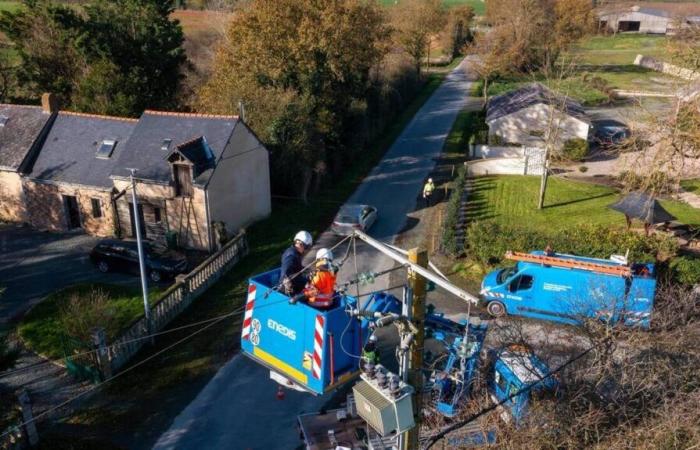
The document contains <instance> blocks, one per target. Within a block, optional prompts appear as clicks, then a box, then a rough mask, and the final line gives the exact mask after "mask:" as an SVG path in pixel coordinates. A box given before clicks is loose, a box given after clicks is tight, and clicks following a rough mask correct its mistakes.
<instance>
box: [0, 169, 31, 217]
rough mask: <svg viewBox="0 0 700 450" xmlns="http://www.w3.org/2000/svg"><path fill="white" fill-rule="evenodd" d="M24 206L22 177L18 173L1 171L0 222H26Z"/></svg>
mask: <svg viewBox="0 0 700 450" xmlns="http://www.w3.org/2000/svg"><path fill="white" fill-rule="evenodd" d="M24 205H25V203H24V195H23V193H22V179H21V177H20V175H19V174H18V173H17V172H9V171H4V170H0V221H6V222H24V221H26V214H25V213H26V209H25V206H24Z"/></svg>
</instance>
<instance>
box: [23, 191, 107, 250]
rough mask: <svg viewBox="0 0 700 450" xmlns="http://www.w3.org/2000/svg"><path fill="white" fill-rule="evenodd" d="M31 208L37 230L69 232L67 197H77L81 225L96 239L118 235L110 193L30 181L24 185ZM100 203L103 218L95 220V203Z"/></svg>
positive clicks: (28, 211)
mask: <svg viewBox="0 0 700 450" xmlns="http://www.w3.org/2000/svg"><path fill="white" fill-rule="evenodd" d="M23 189H24V195H25V199H26V205H27V222H29V224H30V225H31V226H33V227H34V228H37V229H39V230H49V231H65V230H67V229H68V215H67V210H66V205H65V201H64V199H63V196H64V195H70V196H75V197H76V199H77V201H78V210H79V213H80V225H81V228H83V229H84V230H85V231H86V232H87V233H90V234H92V235H95V236H102V237H111V236H114V235H115V222H114V210H113V208H112V203H111V193H110V190H99V189H94V188H90V187H86V186H79V185H73V184H64V183H60V184H48V183H40V182H37V181H34V180H30V179H26V178H25V179H24V181H23ZM93 198H94V199H98V200H99V202H100V209H101V212H102V215H101V217H94V216H93V211H92V199H93Z"/></svg>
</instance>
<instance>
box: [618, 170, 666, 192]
mask: <svg viewBox="0 0 700 450" xmlns="http://www.w3.org/2000/svg"><path fill="white" fill-rule="evenodd" d="M617 180H618V181H619V182H620V183H622V185H623V186H624V187H625V189H626V190H628V191H644V192H651V193H654V194H666V193H669V192H673V191H674V185H673V180H672V179H671V178H670V177H669V176H668V175H667V174H666V172H661V171H660V170H655V171H653V172H651V173H650V174H649V175H640V174H637V173H635V172H632V171H631V170H625V171H623V172H620V174H619V175H618V176H617Z"/></svg>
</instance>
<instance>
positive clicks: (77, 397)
mask: <svg viewBox="0 0 700 450" xmlns="http://www.w3.org/2000/svg"><path fill="white" fill-rule="evenodd" d="M226 317H227V316H222V317H220V318H218V319H217V320H216V321H213V322H211V323H209V324H208V325H206V326H204V327H202V328H200V329H199V330H197V331H195V332H194V333H192V334H190V335H188V336H185V337H184V338H182V339H180V340H178V341H177V342H175V343H173V344H171V345H169V346H167V347H165V348H164V349H162V350H160V351H158V352H156V353H154V354H152V355H150V356H149V357H147V358H145V359H143V360H141V361H139V362H137V363H136V364H134V365H133V366H130V367H128V368H127V369H124V370H123V371H121V372H119V373H118V374H116V375H114V376H113V377H111V378H107V379H106V380H104V381H103V382H101V383H98V384H95V385H93V386H91V387H90V388H89V389H87V390H85V391H83V392H81V393H80V394H78V395H75V396H73V397H71V398H69V399H68V400H66V401H64V402H62V403H61V404H59V405H57V406H54V407H53V408H50V409H48V410H46V411H44V412H42V413H40V414H37V415H36V416H34V417H33V418H32V419H31V420H27V421H26V422H22V423H20V424H18V425H16V427H23V426H25V425H27V424H29V423H32V422H36V421H37V420H38V419H39V418H41V417H43V416H45V415H47V414H50V413H52V412H54V411H56V410H57V409H60V408H63V407H64V406H66V405H67V404H69V403H71V402H72V401H74V400H77V399H79V398H80V397H83V396H85V395H86V394H88V393H90V392H92V391H94V390H95V389H97V388H98V387H101V386H103V385H105V384H107V383H109V382H110V381H112V380H114V379H115V378H118V377H120V376H122V375H124V374H125V373H128V372H130V371H131V370H133V369H136V368H137V367H139V366H141V365H143V364H145V363H147V362H148V361H150V360H152V359H153V358H155V357H156V356H159V355H161V354H163V353H165V352H167V351H168V350H170V349H171V348H173V347H175V346H177V345H180V344H181V343H183V342H185V341H186V340H188V339H190V338H192V337H194V336H196V335H197V334H199V333H201V332H202V331H204V330H206V329H207V328H209V327H211V326H214V325H216V324H217V323H218V322H220V321H222V320H224V319H225V318H226ZM11 432H12V431H11V430H8V431H5V432H4V433H3V434H0V438H3V437H5V436H7V435H8V434H10V433H11Z"/></svg>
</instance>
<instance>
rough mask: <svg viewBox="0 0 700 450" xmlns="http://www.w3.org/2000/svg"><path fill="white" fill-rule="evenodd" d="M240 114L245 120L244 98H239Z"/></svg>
mask: <svg viewBox="0 0 700 450" xmlns="http://www.w3.org/2000/svg"><path fill="white" fill-rule="evenodd" d="M238 115H239V116H241V120H242V121H243V122H245V104H244V103H243V100H238Z"/></svg>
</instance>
